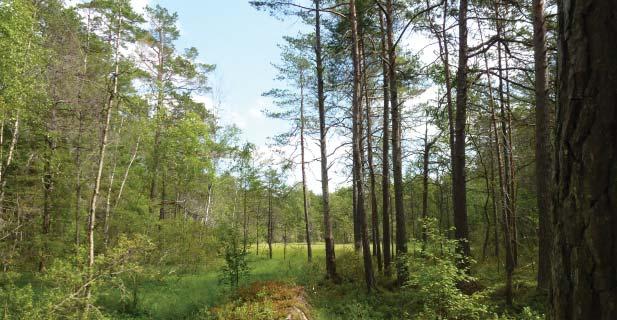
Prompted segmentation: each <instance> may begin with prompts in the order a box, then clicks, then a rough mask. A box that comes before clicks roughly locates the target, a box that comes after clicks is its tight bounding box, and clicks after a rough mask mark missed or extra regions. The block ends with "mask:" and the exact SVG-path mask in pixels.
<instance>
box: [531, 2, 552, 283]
mask: <svg viewBox="0 0 617 320" xmlns="http://www.w3.org/2000/svg"><path fill="white" fill-rule="evenodd" d="M532 15H533V51H534V61H535V64H534V65H535V86H534V87H535V98H536V132H535V134H536V192H537V196H536V197H537V201H538V220H539V222H538V225H539V231H538V243H539V245H538V288H539V289H543V290H547V289H548V288H549V282H550V272H551V262H550V252H551V239H552V233H551V224H550V216H549V212H550V211H551V202H550V201H551V200H550V194H551V193H550V184H549V179H550V177H551V157H550V144H549V130H548V128H549V124H550V112H549V109H548V96H547V86H548V83H547V77H546V73H547V59H546V22H545V19H544V0H533V2H532Z"/></svg>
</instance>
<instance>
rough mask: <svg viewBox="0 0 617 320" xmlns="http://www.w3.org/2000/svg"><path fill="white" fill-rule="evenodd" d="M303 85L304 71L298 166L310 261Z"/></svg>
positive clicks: (307, 251)
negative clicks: (300, 174) (300, 169)
mask: <svg viewBox="0 0 617 320" xmlns="http://www.w3.org/2000/svg"><path fill="white" fill-rule="evenodd" d="M304 85H305V83H304V71H302V72H301V73H300V158H301V159H300V162H301V164H300V166H301V168H302V204H303V209H304V233H305V235H306V257H307V259H308V262H311V261H312V260H313V249H312V248H311V228H310V220H309V204H308V192H307V187H306V160H305V154H304V153H305V150H304Z"/></svg>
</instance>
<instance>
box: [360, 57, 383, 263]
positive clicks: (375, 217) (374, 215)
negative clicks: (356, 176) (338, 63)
mask: <svg viewBox="0 0 617 320" xmlns="http://www.w3.org/2000/svg"><path fill="white" fill-rule="evenodd" d="M365 61H366V60H364V62H363V64H365V65H366V62H365ZM364 83H365V85H366V83H367V77H366V73H365V74H364ZM364 92H365V93H364V98H365V99H366V102H365V104H366V152H367V158H368V170H369V179H370V193H371V230H372V233H373V255H374V256H376V257H377V270H379V271H380V272H381V271H382V269H383V264H382V261H381V245H380V243H379V242H380V241H379V239H380V238H379V212H378V208H377V194H376V191H375V189H376V180H375V164H374V163H373V123H372V119H371V116H372V114H371V103H370V100H369V97H368V90H367V89H366V88H365V90H364Z"/></svg>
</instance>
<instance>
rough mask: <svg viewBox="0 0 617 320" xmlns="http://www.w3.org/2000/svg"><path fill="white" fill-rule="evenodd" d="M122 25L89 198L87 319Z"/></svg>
mask: <svg viewBox="0 0 617 320" xmlns="http://www.w3.org/2000/svg"><path fill="white" fill-rule="evenodd" d="M121 24H122V20H121V19H118V30H117V33H116V43H115V46H114V52H115V62H114V64H115V69H114V73H113V80H112V82H113V84H112V90H111V92H110V93H109V98H108V100H107V104H106V105H105V107H104V108H103V119H105V120H104V121H105V122H104V124H103V130H102V132H101V144H100V147H99V152H98V159H99V163H98V169H97V173H96V178H95V180H94V187H93V190H92V197H91V198H90V207H89V212H88V279H87V284H86V286H85V296H86V310H85V313H84V316H85V318H86V319H87V318H88V314H89V310H90V295H91V282H92V280H93V277H94V226H95V223H96V207H97V200H98V196H99V191H100V188H101V178H102V176H103V168H104V166H105V151H106V148H107V138H108V137H107V135H108V131H109V127H110V123H111V108H112V106H113V103H114V100H115V98H116V95H117V94H118V75H119V71H120V62H119V58H120V53H119V51H120V28H121V27H120V26H121Z"/></svg>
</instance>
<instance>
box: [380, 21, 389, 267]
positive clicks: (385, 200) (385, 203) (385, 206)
mask: <svg viewBox="0 0 617 320" xmlns="http://www.w3.org/2000/svg"><path fill="white" fill-rule="evenodd" d="M379 23H380V26H381V55H382V73H383V80H382V81H383V126H382V135H383V136H382V139H381V143H382V147H381V152H382V157H381V196H382V198H381V200H382V201H381V206H382V208H381V210H382V229H383V263H384V273H385V274H386V275H390V273H391V270H390V264H391V261H392V254H391V251H390V152H389V149H390V77H389V73H390V68H389V66H388V60H387V59H388V53H389V51H390V50H389V48H388V42H387V39H386V37H387V35H386V34H387V31H386V27H385V21H384V17H383V13H382V12H381V11H379Z"/></svg>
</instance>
